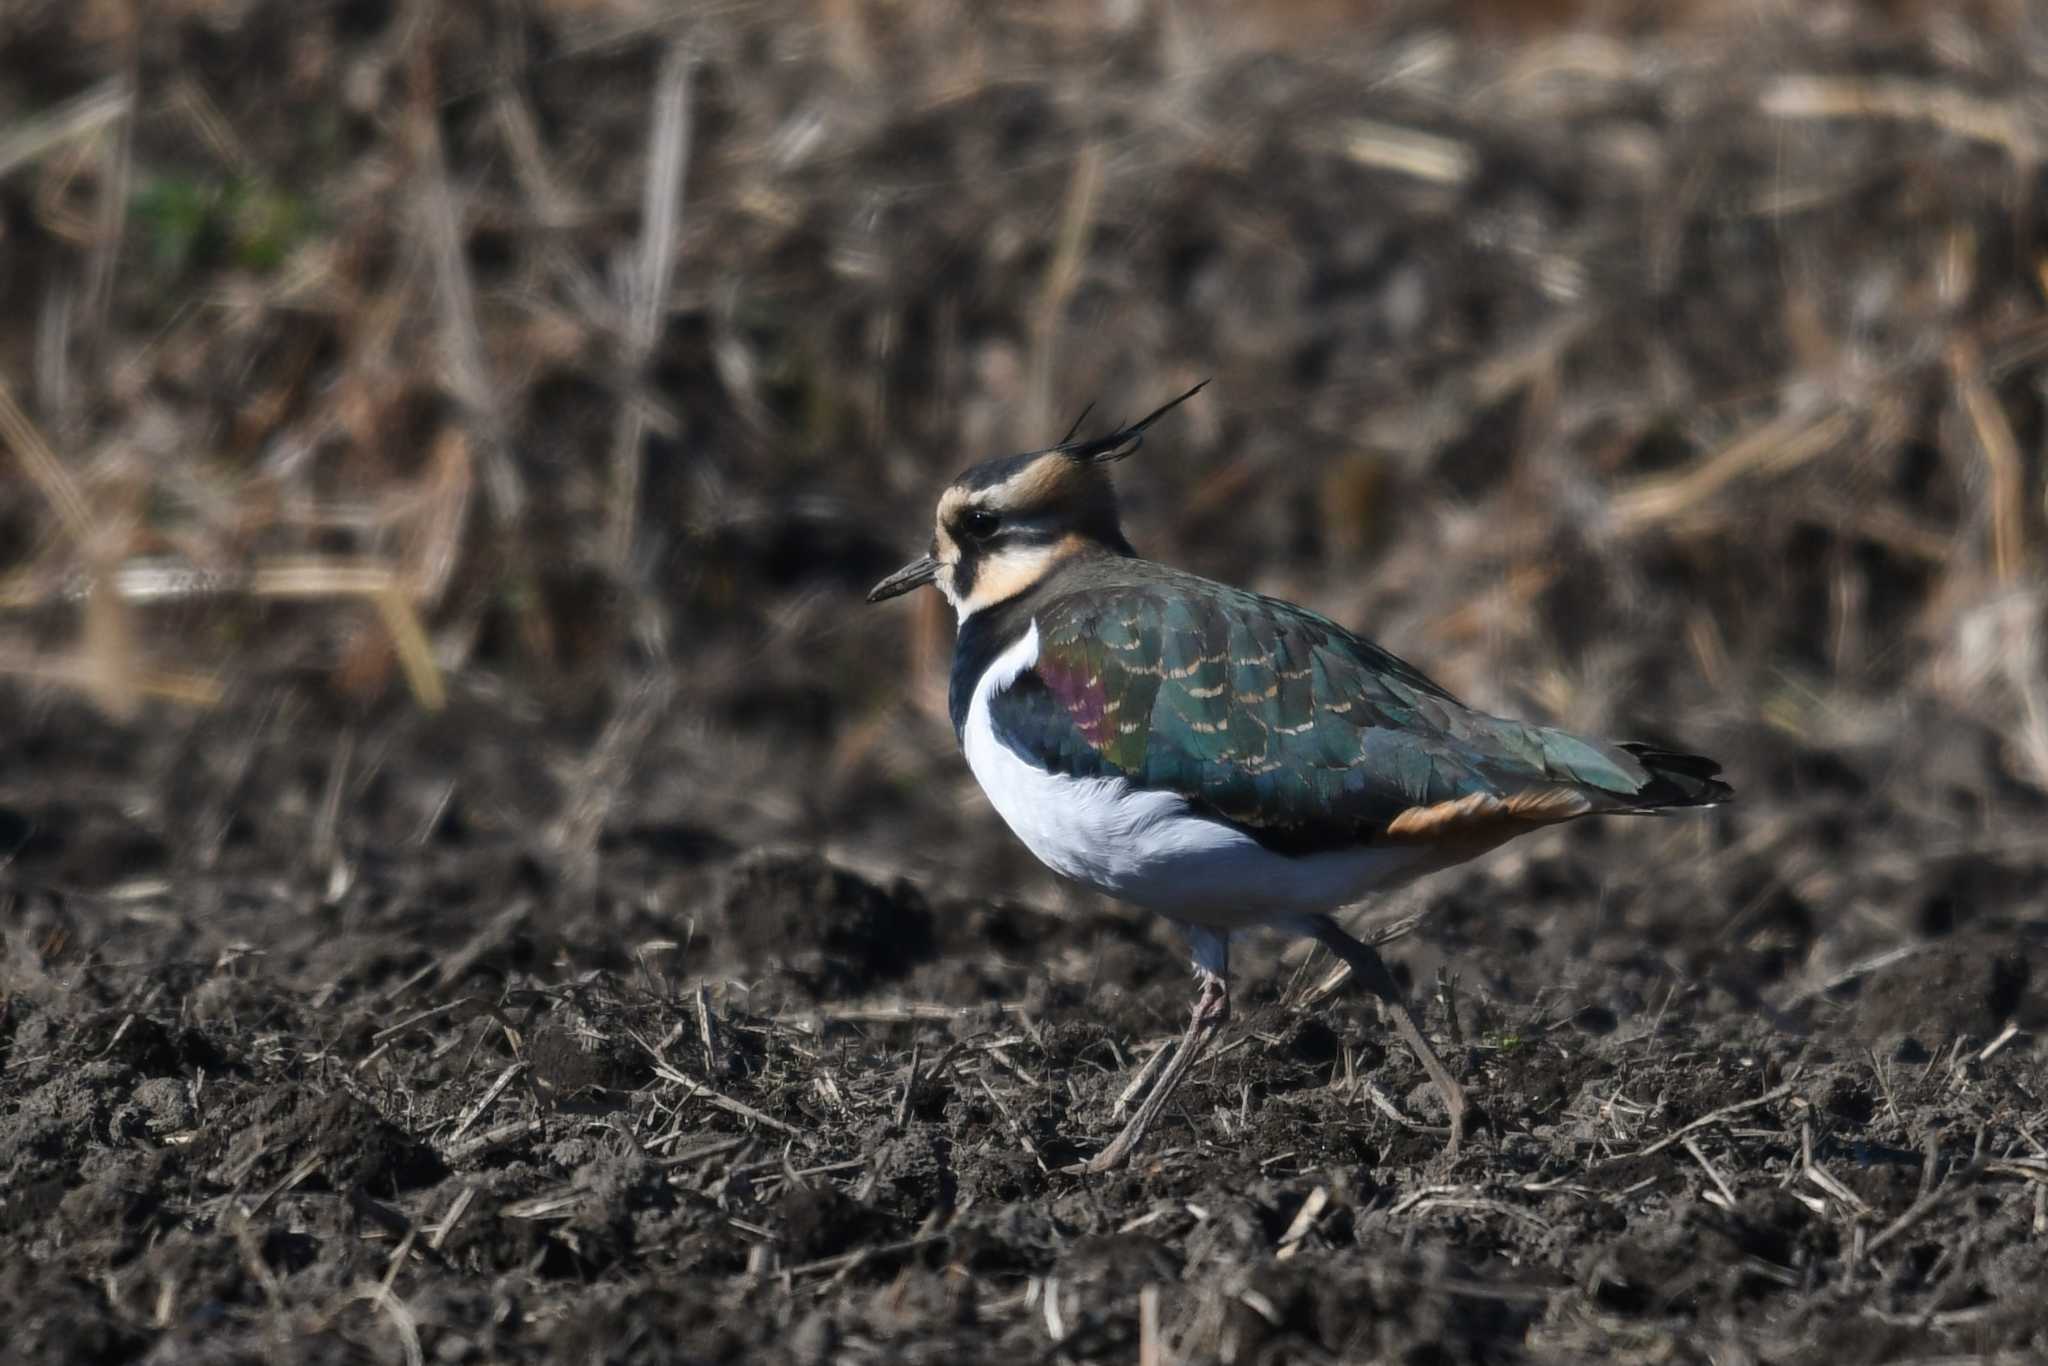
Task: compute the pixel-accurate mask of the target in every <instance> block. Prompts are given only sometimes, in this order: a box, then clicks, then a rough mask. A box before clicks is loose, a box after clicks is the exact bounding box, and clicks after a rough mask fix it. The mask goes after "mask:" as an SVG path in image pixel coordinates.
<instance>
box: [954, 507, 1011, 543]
mask: <svg viewBox="0 0 2048 1366" xmlns="http://www.w3.org/2000/svg"><path fill="white" fill-rule="evenodd" d="M960 524H961V525H962V526H964V527H966V528H967V534H968V535H970V536H972V537H974V538H975V539H977V540H986V539H987V538H989V537H990V536H993V535H995V534H996V528H997V527H999V526H1001V525H1002V524H1003V519H1002V518H1001V517H999V516H997V515H996V514H995V513H993V512H990V511H988V510H987V509H986V508H975V509H974V510H973V511H971V512H969V513H968V514H967V515H966V516H965V517H963V518H962V519H961V523H960Z"/></svg>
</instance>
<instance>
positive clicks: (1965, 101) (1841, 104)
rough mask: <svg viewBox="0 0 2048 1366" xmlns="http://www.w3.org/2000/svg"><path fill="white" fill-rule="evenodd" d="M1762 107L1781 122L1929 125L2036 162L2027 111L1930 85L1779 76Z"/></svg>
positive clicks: (1761, 98)
mask: <svg viewBox="0 0 2048 1366" xmlns="http://www.w3.org/2000/svg"><path fill="white" fill-rule="evenodd" d="M1757 107H1758V108H1759V109H1761V110H1762V111H1763V112H1764V113H1766V114H1768V115H1770V116H1772V117H1773V118H1781V119H1899V120H1903V121H1906V122H1911V123H1926V124H1931V125H1932V126H1934V127H1936V128H1939V129H1940V130H1942V131H1943V132H1945V133H1949V134H1952V135H1954V136H1956V137H1962V138H1970V139H1974V140H1976V141H1978V142H1988V143H1991V144H1993V145H1994V146H1997V147H2002V148H2004V149H2005V151H2006V153H2007V154H2008V155H2009V156H2011V157H2012V159H2013V161H2014V162H2016V163H2018V164H2019V165H2022V166H2030V165H2032V164H2033V162H2034V161H2035V160H2036V153H2035V150H2034V137H2033V133H2032V131H2031V130H2030V129H2029V128H2028V126H2027V116H2026V113H2025V111H2024V109H2023V108H2022V107H2021V106H2019V105H2017V104H2015V103H2013V102H2011V101H2006V100H1991V99H1984V98H1982V97H1979V96H1975V95H1970V94H1968V93H1966V92H1964V91H1962V90H1957V89H1954V88H1952V87H1949V86H1941V85H1934V84H1931V83H1929V82H1926V81H1912V80H1895V79H1894V80H1887V79H1873V78H1870V77H1862V76H1780V77H1779V78H1778V79H1777V80H1775V81H1773V82H1771V83H1770V84H1769V85H1768V86H1766V87H1764V91H1763V94H1762V95H1761V96H1759V97H1758V99H1757Z"/></svg>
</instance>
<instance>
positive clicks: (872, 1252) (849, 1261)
mask: <svg viewBox="0 0 2048 1366" xmlns="http://www.w3.org/2000/svg"><path fill="white" fill-rule="evenodd" d="M951 1236H952V1235H951V1234H947V1233H923V1234H919V1235H917V1236H916V1237H912V1238H903V1239H899V1240H898V1241H896V1242H893V1243H878V1244H876V1245H875V1246H873V1247H861V1248H855V1249H854V1250H853V1251H851V1252H842V1253H840V1254H839V1255H838V1256H836V1257H823V1258H820V1259H819V1260H817V1261H815V1262H805V1263H804V1264H803V1265H802V1266H792V1267H787V1268H785V1269H784V1270H783V1271H782V1273H781V1274H782V1275H785V1276H791V1277H795V1276H815V1275H817V1274H819V1273H820V1272H825V1271H837V1270H839V1269H840V1268H841V1267H845V1266H855V1265H858V1264H860V1263H861V1262H865V1261H866V1260H867V1259H868V1258H870V1257H893V1256H895V1255H896V1254H897V1253H899V1252H915V1251H916V1250H917V1249H918V1248H921V1247H930V1246H931V1245H932V1244H933V1243H943V1242H945V1241H946V1240H947V1239H948V1238H950V1237H951Z"/></svg>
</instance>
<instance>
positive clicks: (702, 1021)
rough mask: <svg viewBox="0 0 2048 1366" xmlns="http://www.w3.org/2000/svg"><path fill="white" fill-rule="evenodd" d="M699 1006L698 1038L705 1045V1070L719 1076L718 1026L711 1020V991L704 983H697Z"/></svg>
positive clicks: (697, 1002)
mask: <svg viewBox="0 0 2048 1366" xmlns="http://www.w3.org/2000/svg"><path fill="white" fill-rule="evenodd" d="M695 1000H696V1005H697V1038H698V1042H700V1043H701V1044H703V1045H704V1070H705V1071H706V1072H708V1073H710V1074H711V1075H712V1076H717V1075H718V1073H719V1071H720V1070H721V1069H720V1061H721V1060H720V1056H719V1050H718V1026H717V1025H716V1024H715V1023H714V1022H713V1021H712V1018H711V989H710V988H709V987H707V986H705V985H704V984H703V983H702V982H699V983H697V990H696V992H695Z"/></svg>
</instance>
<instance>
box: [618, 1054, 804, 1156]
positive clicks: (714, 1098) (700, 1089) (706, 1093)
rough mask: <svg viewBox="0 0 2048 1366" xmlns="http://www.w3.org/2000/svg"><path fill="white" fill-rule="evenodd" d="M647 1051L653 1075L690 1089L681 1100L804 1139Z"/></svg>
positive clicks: (800, 1132) (791, 1128)
mask: <svg viewBox="0 0 2048 1366" xmlns="http://www.w3.org/2000/svg"><path fill="white" fill-rule="evenodd" d="M641 1046H642V1047H646V1044H645V1043H644V1042H643V1043H642V1045H641ZM647 1051H648V1052H649V1053H650V1054H651V1055H653V1057H654V1059H655V1063H654V1071H655V1075H657V1076H659V1077H661V1078H663V1079H664V1080H667V1081H672V1082H674V1083H675V1084H676V1085H678V1086H687V1087H689V1088H690V1090H689V1094H688V1095H686V1096H684V1097H683V1099H685V1100H700V1099H701V1100H708V1101H710V1102H711V1103H712V1104H713V1105H716V1106H717V1107H718V1108H719V1109H721V1110H725V1111H728V1112H730V1113H732V1114H735V1115H738V1116H739V1117H740V1118H742V1119H750V1120H752V1121H753V1122H754V1123H756V1124H759V1125H761V1126H762V1127H764V1128H768V1129H773V1130H775V1131H776V1132H777V1133H781V1134H788V1135H789V1136H790V1137H791V1138H804V1137H805V1134H804V1131H803V1130H801V1129H799V1128H797V1127H796V1126H795V1125H793V1124H785V1123H783V1122H782V1121H781V1120H779V1119H777V1118H776V1117H775V1116H773V1115H768V1114H763V1113H762V1112H761V1111H759V1110H756V1109H755V1108H754V1107H753V1106H751V1105H749V1104H747V1103H746V1102H745V1101H743V1100H734V1099H733V1098H732V1097H731V1096H723V1095H720V1094H719V1093H718V1092H716V1091H714V1090H712V1089H711V1088H710V1087H708V1086H706V1085H705V1084H704V1083H703V1082H701V1081H698V1080H697V1079H696V1078H694V1077H691V1076H689V1075H687V1074H686V1073H683V1072H681V1071H679V1070H677V1068H676V1067H675V1066H674V1065H673V1064H672V1063H669V1062H667V1061H665V1060H664V1059H663V1058H662V1057H661V1055H660V1054H659V1053H655V1052H654V1050H653V1049H652V1048H648V1049H647Z"/></svg>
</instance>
